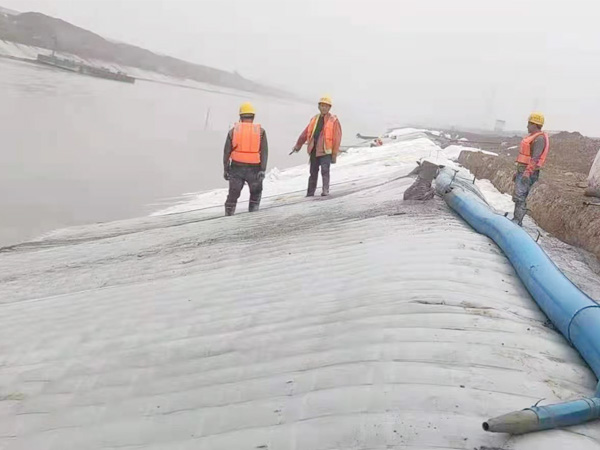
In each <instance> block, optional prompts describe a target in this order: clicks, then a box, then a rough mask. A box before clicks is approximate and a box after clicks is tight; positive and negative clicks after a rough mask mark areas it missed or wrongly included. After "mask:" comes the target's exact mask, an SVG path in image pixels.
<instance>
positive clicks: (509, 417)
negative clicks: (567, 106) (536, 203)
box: [436, 168, 600, 434]
mask: <svg viewBox="0 0 600 450" xmlns="http://www.w3.org/2000/svg"><path fill="white" fill-rule="evenodd" d="M436 191H437V192H438V194H439V195H441V196H442V197H443V198H444V200H445V201H446V203H448V205H449V206H450V207H451V208H452V209H453V210H454V211H456V212H457V213H458V214H459V215H460V216H461V217H462V218H463V219H464V220H465V221H466V222H467V223H469V225H471V226H472V227H473V228H474V229H475V230H477V231H478V232H479V233H481V234H484V235H486V236H488V237H490V238H491V239H492V240H493V241H494V242H495V243H496V244H497V245H498V247H500V248H501V249H502V251H503V252H504V254H505V255H506V257H507V258H508V259H509V261H510V262H511V264H512V265H513V267H514V268H515V271H516V272H517V274H518V275H519V277H520V278H521V281H522V282H523V284H524V285H525V287H526V288H527V290H528V291H529V293H530V294H531V296H532V297H533V298H534V300H535V301H536V303H537V304H538V306H539V307H540V308H541V309H542V311H544V313H545V314H546V315H547V316H548V318H549V319H550V320H551V321H552V323H553V324H554V326H555V327H556V328H557V329H558V330H559V331H560V332H561V333H562V335H563V336H564V337H565V338H566V339H567V341H569V343H570V344H572V345H573V346H574V347H575V348H576V349H577V351H579V353H580V355H581V356H582V357H583V359H584V360H585V361H586V362H587V363H588V365H589V366H590V367H591V369H592V370H593V371H594V373H595V374H596V377H597V378H600V305H598V304H597V303H596V302H595V301H594V300H592V299H591V298H590V297H588V296H587V295H586V294H584V293H583V292H581V291H580V290H579V289H578V288H577V287H576V286H575V285H574V284H573V283H571V281H570V280H569V279H568V278H567V277H566V276H565V275H564V274H563V273H562V272H561V271H560V269H558V267H556V265H555V264H554V263H553V262H552V260H551V259H550V258H549V257H548V256H547V255H546V253H544V251H543V250H542V249H541V248H540V247H539V246H538V245H537V244H536V243H535V242H534V241H533V239H531V237H530V236H529V235H528V234H527V233H526V232H525V231H524V230H523V229H522V228H521V227H519V226H517V225H516V224H514V223H513V222H512V221H510V220H509V219H507V218H506V217H504V216H503V215H500V214H497V213H495V212H494V211H492V209H491V208H490V207H489V206H488V204H487V203H486V202H485V200H484V199H483V196H482V195H481V193H479V192H478V190H477V188H475V186H473V184H472V183H471V180H469V181H468V182H465V181H464V180H462V179H460V178H458V177H457V176H456V172H455V171H453V170H451V169H448V168H442V169H440V172H439V174H438V176H437V178H436ZM594 395H595V397H593V398H583V399H580V400H575V401H571V402H566V403H560V404H556V405H548V406H539V407H538V406H534V407H531V408H527V409H525V410H523V411H516V412H513V413H510V414H506V415H504V416H500V417H497V418H495V419H490V420H488V421H487V422H485V423H484V424H483V428H484V430H486V431H492V432H499V433H511V434H522V433H528V432H531V431H539V430H545V429H549V428H558V427H564V426H569V425H576V424H580V423H583V422H587V421H590V420H594V419H597V418H600V398H599V397H600V384H599V386H598V389H597V390H596V392H595V394H594Z"/></svg>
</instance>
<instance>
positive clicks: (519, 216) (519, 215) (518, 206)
mask: <svg viewBox="0 0 600 450" xmlns="http://www.w3.org/2000/svg"><path fill="white" fill-rule="evenodd" d="M526 214H527V207H526V206H525V203H524V202H515V213H514V215H513V222H514V223H516V224H517V225H519V226H520V227H522V226H523V219H524V218H525V215H526Z"/></svg>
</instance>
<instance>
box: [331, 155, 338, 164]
mask: <svg viewBox="0 0 600 450" xmlns="http://www.w3.org/2000/svg"><path fill="white" fill-rule="evenodd" d="M336 162H337V155H336V154H332V155H331V164H335V163H336Z"/></svg>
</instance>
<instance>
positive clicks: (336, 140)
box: [293, 96, 342, 197]
mask: <svg viewBox="0 0 600 450" xmlns="http://www.w3.org/2000/svg"><path fill="white" fill-rule="evenodd" d="M331 106H332V101H331V98H330V97H327V96H325V97H321V99H320V100H319V114H317V115H316V116H314V117H313V118H312V119H311V120H310V122H309V124H308V126H307V127H306V128H305V129H304V131H302V134H301V135H300V137H299V138H298V141H297V142H296V145H295V146H294V149H293V152H299V151H300V149H301V148H302V146H303V145H304V144H305V143H307V144H308V154H309V155H310V177H309V179H308V189H307V191H306V196H307V197H313V196H314V195H315V191H316V190H317V183H318V181H319V169H321V175H322V177H323V189H322V191H321V195H322V196H323V197H325V196H327V195H329V180H330V176H329V172H330V167H331V164H335V163H336V161H337V156H338V152H339V150H340V144H341V142H342V126H341V125H340V121H339V120H338V118H337V117H336V116H334V115H333V114H331V113H330V112H329V111H330V110H331Z"/></svg>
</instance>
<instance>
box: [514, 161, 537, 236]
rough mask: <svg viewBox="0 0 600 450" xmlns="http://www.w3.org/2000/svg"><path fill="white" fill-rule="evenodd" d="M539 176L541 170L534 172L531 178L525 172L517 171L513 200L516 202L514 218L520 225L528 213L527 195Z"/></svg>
mask: <svg viewBox="0 0 600 450" xmlns="http://www.w3.org/2000/svg"><path fill="white" fill-rule="evenodd" d="M539 177H540V171H539V170H536V171H535V172H533V174H532V175H531V176H530V177H529V178H526V177H524V176H523V172H517V178H516V179H515V194H514V195H513V201H514V202H515V213H514V219H513V220H514V221H515V222H516V223H517V224H519V225H522V224H523V218H524V217H525V215H526V214H527V197H528V196H529V192H530V191H531V188H532V187H533V185H534V184H535V182H536V181H537V180H538V178H539Z"/></svg>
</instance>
